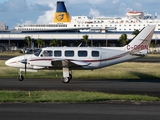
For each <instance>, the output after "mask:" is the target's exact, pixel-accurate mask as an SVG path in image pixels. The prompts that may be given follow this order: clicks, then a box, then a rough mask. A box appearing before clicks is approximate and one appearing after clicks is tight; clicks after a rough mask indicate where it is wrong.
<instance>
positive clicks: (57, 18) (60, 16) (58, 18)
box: [52, 1, 71, 23]
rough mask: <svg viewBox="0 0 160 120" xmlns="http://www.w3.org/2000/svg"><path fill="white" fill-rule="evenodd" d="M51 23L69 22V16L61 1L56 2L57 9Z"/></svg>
mask: <svg viewBox="0 0 160 120" xmlns="http://www.w3.org/2000/svg"><path fill="white" fill-rule="evenodd" d="M52 22H61V23H62V22H71V18H70V15H69V13H68V12H67V9H66V7H65V4H64V2H63V1H58V2H57V9H56V13H55V14H54V18H53V20H52Z"/></svg>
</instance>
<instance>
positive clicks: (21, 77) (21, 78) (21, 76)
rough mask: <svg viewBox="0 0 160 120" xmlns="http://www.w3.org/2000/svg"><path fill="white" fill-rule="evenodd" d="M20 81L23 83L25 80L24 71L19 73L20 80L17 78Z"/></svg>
mask: <svg viewBox="0 0 160 120" xmlns="http://www.w3.org/2000/svg"><path fill="white" fill-rule="evenodd" d="M17 79H18V80H19V81H23V80H24V77H23V75H22V71H19V75H18V78H17Z"/></svg>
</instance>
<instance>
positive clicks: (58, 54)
mask: <svg viewBox="0 0 160 120" xmlns="http://www.w3.org/2000/svg"><path fill="white" fill-rule="evenodd" d="M54 56H55V57H61V56H62V52H61V51H60V50H55V51H54Z"/></svg>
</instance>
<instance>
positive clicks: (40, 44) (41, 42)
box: [36, 38, 45, 48]
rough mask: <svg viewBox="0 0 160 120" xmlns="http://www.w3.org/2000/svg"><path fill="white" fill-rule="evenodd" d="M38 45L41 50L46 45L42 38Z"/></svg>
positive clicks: (39, 39)
mask: <svg viewBox="0 0 160 120" xmlns="http://www.w3.org/2000/svg"><path fill="white" fill-rule="evenodd" d="M36 42H37V44H38V48H41V47H42V46H43V45H44V43H45V42H44V40H42V39H41V38H38V40H37V41H36Z"/></svg>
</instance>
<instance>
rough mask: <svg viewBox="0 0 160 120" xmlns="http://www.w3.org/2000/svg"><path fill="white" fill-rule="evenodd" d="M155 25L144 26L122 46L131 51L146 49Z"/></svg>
mask: <svg viewBox="0 0 160 120" xmlns="http://www.w3.org/2000/svg"><path fill="white" fill-rule="evenodd" d="M155 27H156V26H155V25H150V26H146V27H145V28H144V29H143V30H142V31H141V32H140V33H139V34H138V35H137V36H136V37H135V38H134V39H133V40H132V41H131V42H130V43H129V44H128V45H126V46H124V48H125V49H127V50H128V51H132V52H138V51H142V50H143V51H144V50H146V51H148V50H149V45H150V42H151V40H152V36H153V34H154V30H155Z"/></svg>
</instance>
